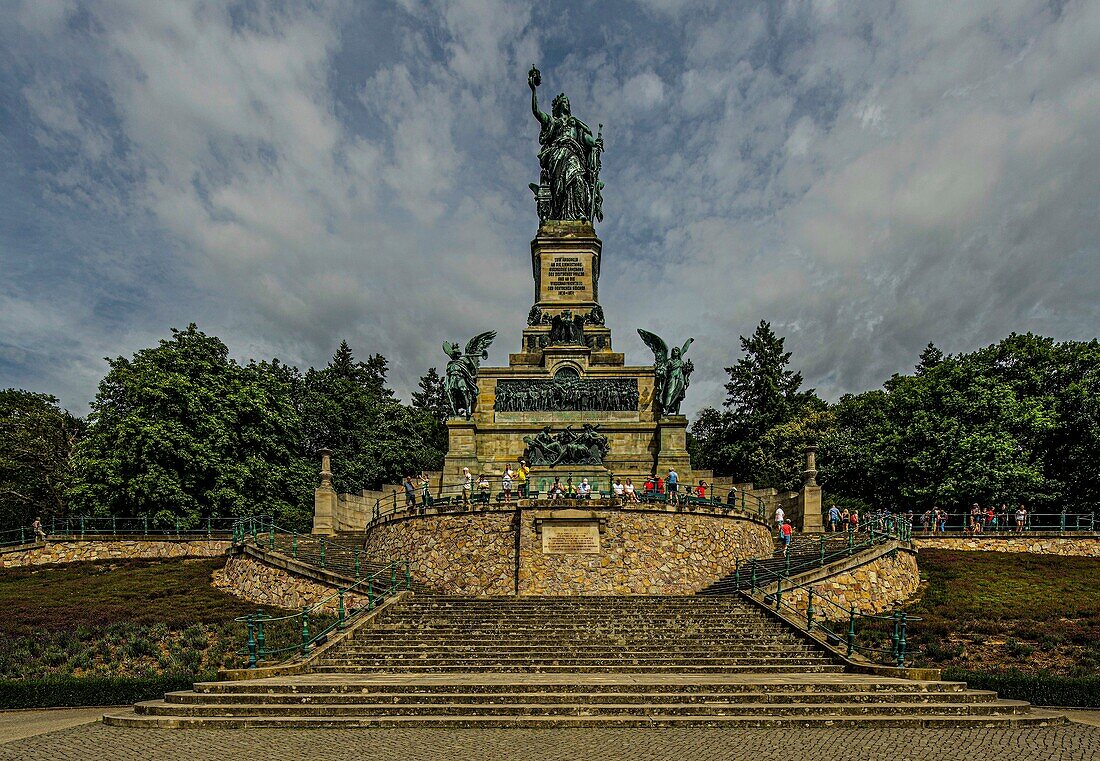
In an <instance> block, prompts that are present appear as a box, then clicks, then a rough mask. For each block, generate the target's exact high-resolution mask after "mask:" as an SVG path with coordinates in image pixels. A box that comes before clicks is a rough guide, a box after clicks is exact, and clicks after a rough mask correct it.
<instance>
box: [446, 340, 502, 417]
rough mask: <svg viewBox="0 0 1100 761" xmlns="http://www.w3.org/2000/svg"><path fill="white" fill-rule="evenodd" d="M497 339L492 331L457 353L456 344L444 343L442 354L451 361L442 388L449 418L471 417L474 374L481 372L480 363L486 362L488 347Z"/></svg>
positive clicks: (475, 387) (473, 398)
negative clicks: (449, 413) (449, 411)
mask: <svg viewBox="0 0 1100 761" xmlns="http://www.w3.org/2000/svg"><path fill="white" fill-rule="evenodd" d="M496 337H497V334H496V331H494V330H490V331H488V332H485V333H480V334H478V335H476V336H474V337H473V338H471V339H470V342H469V343H467V344H466V351H465V352H461V351H459V349H458V344H455V343H450V342H448V341H444V342H443V351H444V353H446V355H447V356H448V357H450V362H448V363H447V374H446V377H444V379H443V388H444V390H445V391H446V392H447V402H448V403H449V404H450V407H451V416H452V417H459V416H465V418H466V419H467V420H469V419H470V415H472V414H473V411H474V404H475V403H476V402H477V372H478V370H479V369H480V368H481V360H483V359H488V358H489V351H488V349H489V344H491V343H492V342H493V339H494V338H496Z"/></svg>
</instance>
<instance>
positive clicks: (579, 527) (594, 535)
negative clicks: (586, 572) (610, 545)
mask: <svg viewBox="0 0 1100 761" xmlns="http://www.w3.org/2000/svg"><path fill="white" fill-rule="evenodd" d="M599 551H600V524H599V522H598V521H591V522H585V523H573V522H571V523H544V524H542V552H543V554H544V555H567V554H576V555H581V554H598V553H599Z"/></svg>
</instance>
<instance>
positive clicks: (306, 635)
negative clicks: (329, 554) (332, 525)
mask: <svg viewBox="0 0 1100 761" xmlns="http://www.w3.org/2000/svg"><path fill="white" fill-rule="evenodd" d="M239 524H240V525H239V527H238V530H236V531H235V532H234V536H235V538H239V539H238V541H239V543H242V544H243V543H247V541H248V539H249V538H252V539H253V541H255V542H256V543H257V545H258V546H261V547H262V546H263V544H261V543H260V542H259V541H258V540H259V539H260V538H261V537H263V538H264V539H265V540H267V541H269V542H270V543H271V544H272V545H273V544H274V537H275V536H276V535H277V534H281V535H285V534H286V533H287V532H286V531H284V530H281V529H279V527H277V526H276V525H275V523H274V522H273V521H271V520H270V519H255V518H249V519H243V520H241V521H239ZM292 536H293V537H295V538H296V536H297V535H296V534H292ZM322 542H324V538H323V537H322ZM294 546H297V545H296V544H295V545H294ZM327 546H330V547H331V546H335V547H337V548H340V549H344V550H345V551H346V548H343V547H341V546H340V545H339V544H337V543H335V542H331V543H329V544H328V545H327ZM321 547H322V552H321V564H322V568H323V567H324V558H325V547H326V544H324V543H323V544H322V545H321ZM354 552H355V558H356V574H357V576H358V571H359V568H360V564H359V555H358V549H355V550H354ZM409 589H412V573H411V570H410V568H409V561H408V560H407V559H405V560H395V561H391V562H389V563H387V564H386V565H385V566H384V567H383V568H381V569H380V570H378V571H376V572H375V573H373V574H370V575H369V576H366V577H363V578H360V579H359V580H358V581H356V582H355V583H353V584H350V585H348V586H346V587H338V588H337V590H336V591H335V592H333V593H332V594H330V595H328V596H327V597H324V598H322V599H321V600H319V601H317V602H315V603H313V604H312V605H308V606H306V607H304V608H302V610H301V612H298V613H290V614H287V615H285V616H269V615H267V614H265V613H264V612H263V611H262V610H260V611H257V612H256V613H251V614H249V615H247V616H241V617H239V618H235V619H234V621H235V622H238V623H244V624H245V625H246V627H247V639H246V642H247V644H246V648H245V650H244V651H239V652H238V654H240V655H243V654H245V653H247V655H248V668H256V666H257V664H258V663H259V662H262V661H265V660H269V659H270V657H271V656H273V655H279V654H282V653H291V652H293V653H294V654H299V655H302V656H306V655H308V654H309V651H310V650H311V649H313V648H314V647H316V646H317V644H319V643H321V642H323V641H324V640H325V639H326V638H327V637H328V635H329V634H331V633H332V632H333V631H334V630H338V631H343V630H344V629H345V628H346V627H347V625H348V623H349V622H350V621H352V620H354V619H355V618H356V617H357V616H359V615H360V614H361V613H363V612H369V611H372V610H374V609H375V608H376V607H378V605H379V603H381V602H382V601H384V600H386V599H387V598H389V597H392V596H393V595H395V594H397V593H398V592H401V591H406V590H409ZM352 593H355V594H358V595H363V594H364V593H365V596H366V600H367V604H366V605H365V606H359V607H353V606H349V605H348V602H347V600H346V599H345V598H346V597H347V595H349V594H352ZM333 600H336V601H337V614H336V617H335V619H334V620H333V621H332V622H331V623H330V624H328V625H326V626H324V627H323V628H322V629H321V630H320V631H316V632H311V631H310V620H311V615H312V616H317V612H318V611H320V610H323V609H325V608H326V607H327V606H330V605H331V603H332V601H333ZM295 620H300V621H301V624H300V626H298V625H295V627H294V628H295V629H296V630H298V631H300V634H301V636H300V638H299V640H298V641H296V642H295V643H294V644H292V645H289V646H286V647H279V648H271V647H269V646H268V644H267V633H268V628H269V627H270V626H271V625H272V624H276V623H279V622H282V621H295Z"/></svg>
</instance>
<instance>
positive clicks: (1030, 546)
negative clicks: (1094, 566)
mask: <svg viewBox="0 0 1100 761" xmlns="http://www.w3.org/2000/svg"><path fill="white" fill-rule="evenodd" d="M913 544H914V545H915V546H916V547H917V548H918V549H937V550H967V551H974V552H1033V553H1036V554H1038V555H1080V556H1084V557H1093V558H1097V557H1100V537H1098V536H1082V537H1060V536H1034V535H1031V536H1029V535H1028V534H1020V535H1019V536H997V537H983V536H975V537H965V536H929V537H921V536H914V537H913Z"/></svg>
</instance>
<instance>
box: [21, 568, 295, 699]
mask: <svg viewBox="0 0 1100 761" xmlns="http://www.w3.org/2000/svg"><path fill="white" fill-rule="evenodd" d="M224 563H225V559H224V558H218V559H210V560H205V559H204V560H187V559H178V560H124V561H100V562H92V563H70V564H65V565H56V566H38V567H32V568H19V569H7V570H4V571H2V572H0V610H3V612H4V613H3V616H0V678H17V679H27V678H35V677H47V676H50V677H65V676H75V677H101V678H107V677H142V678H148V677H153V676H159V675H163V674H204V673H205V674H208V673H212V672H213V671H215V670H217V669H218V668H219V667H222V666H227V665H238V666H239V665H241V663H242V659H241V656H239V655H237V654H236V653H237V651H239V650H241V649H242V648H243V647H244V645H245V641H244V640H245V628H244V627H243V626H242V625H241V624H239V623H233V619H234V618H237V617H239V616H243V615H247V614H249V613H254V612H255V611H256V606H254V605H251V604H248V603H246V602H245V601H243V600H241V599H239V598H237V597H234V596H233V595H230V594H228V593H226V592H222V591H221V590H218V589H215V588H214V587H212V586H211V585H210V575H211V574H212V573H213V572H214V571H215V570H216V569H218V568H220V567H221V566H222V565H224ZM265 612H267V613H269V614H271V615H280V614H281V613H285V612H286V611H277V610H268V611H265ZM272 634H273V635H274V634H276V632H272Z"/></svg>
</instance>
